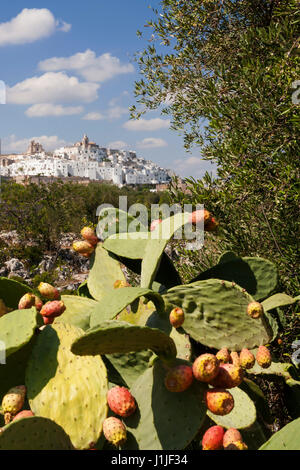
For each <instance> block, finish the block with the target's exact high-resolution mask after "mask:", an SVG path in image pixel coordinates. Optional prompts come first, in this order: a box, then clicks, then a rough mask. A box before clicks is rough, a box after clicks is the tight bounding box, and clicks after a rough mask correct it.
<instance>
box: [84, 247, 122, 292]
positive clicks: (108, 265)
mask: <svg viewBox="0 0 300 470" xmlns="http://www.w3.org/2000/svg"><path fill="white" fill-rule="evenodd" d="M117 280H120V281H126V279H125V276H124V274H123V271H122V269H121V266H120V263H119V262H118V261H117V260H116V259H115V258H114V257H113V255H111V254H110V253H109V252H108V251H106V250H105V249H104V248H103V247H102V245H101V243H98V245H97V248H96V250H95V252H94V253H93V254H92V256H91V269H90V273H89V277H88V280H87V286H88V289H89V292H90V293H91V295H92V296H93V298H94V299H96V300H101V299H102V298H103V297H104V296H105V295H106V294H107V292H108V291H109V290H114V283H115V281H117Z"/></svg>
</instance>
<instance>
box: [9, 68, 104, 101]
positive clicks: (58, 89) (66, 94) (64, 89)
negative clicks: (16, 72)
mask: <svg viewBox="0 0 300 470" xmlns="http://www.w3.org/2000/svg"><path fill="white" fill-rule="evenodd" d="M99 87H100V85H98V84H96V83H89V82H80V81H79V80H78V78H77V77H69V76H68V75H66V74H65V73H63V72H59V73H53V72H50V73H45V74H44V75H41V76H40V77H32V78H28V79H26V80H24V81H23V82H20V83H17V84H16V85H14V86H13V87H11V88H9V87H8V88H7V102H8V103H13V104H40V103H70V102H71V103H73V102H84V103H90V102H92V101H95V100H96V99H97V98H98V93H97V91H98V89H99Z"/></svg>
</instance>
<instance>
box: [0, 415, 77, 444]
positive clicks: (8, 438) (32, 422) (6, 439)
mask: <svg viewBox="0 0 300 470" xmlns="http://www.w3.org/2000/svg"><path fill="white" fill-rule="evenodd" d="M0 450H74V447H73V446H72V443H71V441H70V438H69V436H68V435H67V434H66V433H65V431H64V430H63V429H62V428H61V427H60V426H58V425H57V424H56V423H54V422H53V421H51V420H50V419H46V418H41V417H40V416H33V417H30V418H23V419H18V420H17V421H13V422H11V423H10V424H8V425H7V426H5V427H4V428H3V429H2V430H1V432H0Z"/></svg>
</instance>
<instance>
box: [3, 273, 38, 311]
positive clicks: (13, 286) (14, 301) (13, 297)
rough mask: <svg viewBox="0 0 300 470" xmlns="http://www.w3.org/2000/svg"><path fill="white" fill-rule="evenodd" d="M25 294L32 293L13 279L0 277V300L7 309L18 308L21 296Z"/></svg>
mask: <svg viewBox="0 0 300 470" xmlns="http://www.w3.org/2000/svg"><path fill="white" fill-rule="evenodd" d="M27 292H30V293H32V290H31V289H30V287H28V286H25V285H24V284H21V283H20V282H18V281H14V280H13V279H7V278H6V277H0V299H2V300H3V301H4V303H5V305H6V306H7V307H10V308H12V309H17V308H18V303H19V300H20V299H21V297H23V295H25V294H27Z"/></svg>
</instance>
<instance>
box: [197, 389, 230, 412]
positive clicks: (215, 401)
mask: <svg viewBox="0 0 300 470" xmlns="http://www.w3.org/2000/svg"><path fill="white" fill-rule="evenodd" d="M204 399H205V403H206V406H207V408H208V409H209V410H210V411H211V412H212V413H213V414H215V415H219V416H225V415H227V414H228V413H230V412H231V411H232V410H233V407H234V398H233V396H232V395H231V393H230V392H228V390H225V389H224V388H211V389H209V390H207V391H206V392H205V394H204Z"/></svg>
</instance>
